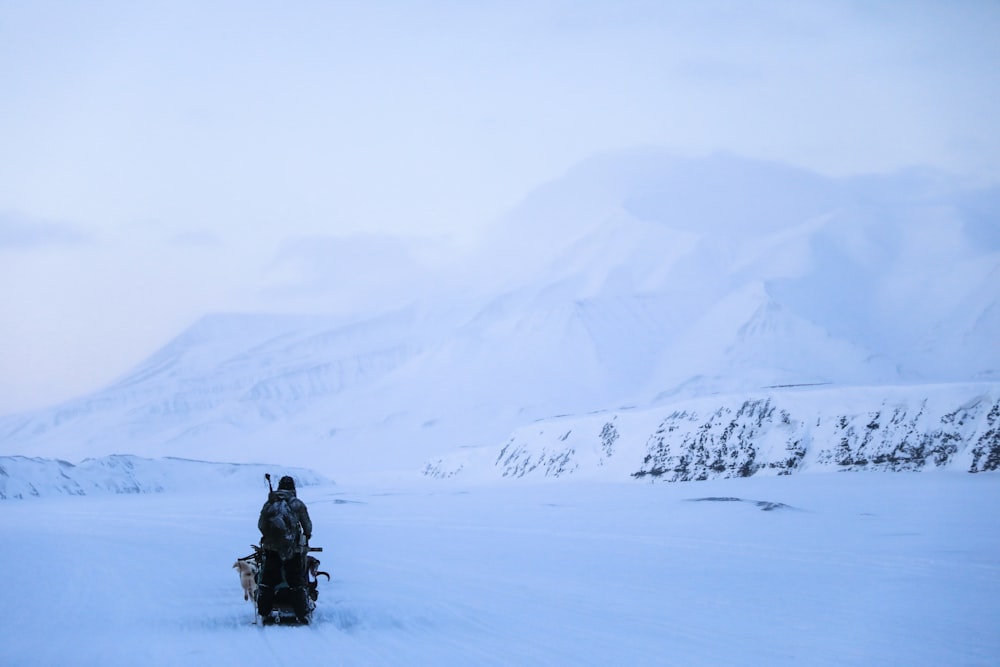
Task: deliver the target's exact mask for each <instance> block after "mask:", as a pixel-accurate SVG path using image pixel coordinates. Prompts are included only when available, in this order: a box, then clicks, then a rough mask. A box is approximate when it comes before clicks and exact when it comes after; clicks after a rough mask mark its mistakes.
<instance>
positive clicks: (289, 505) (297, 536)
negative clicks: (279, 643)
mask: <svg viewBox="0 0 1000 667" xmlns="http://www.w3.org/2000/svg"><path fill="white" fill-rule="evenodd" d="M257 527H258V528H259V529H260V533H261V541H260V545H261V548H262V549H263V551H264V563H263V569H262V570H261V576H260V589H259V592H258V594H257V611H258V612H259V613H260V615H261V617H262V618H263V621H264V623H265V624H268V623H270V622H271V621H272V618H271V610H272V609H273V608H274V593H275V588H276V587H277V586H278V585H279V584H281V580H282V574H283V575H284V580H285V583H286V584H287V585H288V589H289V592H290V593H291V596H292V605H293V607H294V609H295V616H296V618H297V620H298V622H299V623H303V624H305V623H308V622H309V619H308V613H309V609H308V607H307V605H306V590H305V557H304V552H305V550H306V549H307V547H308V543H309V538H310V537H312V521H311V520H310V519H309V510H308V509H306V504H305V503H304V502H302V501H301V500H299V499H298V497H297V496H296V495H295V480H293V479H292V478H291V477H289V476H288V475H285V476H284V477H282V478H281V480H280V481H279V482H278V490H277V491H273V492H272V493H271V494H270V495H269V496H268V498H267V502H266V503H264V507H262V508H261V510H260V519H258V521H257Z"/></svg>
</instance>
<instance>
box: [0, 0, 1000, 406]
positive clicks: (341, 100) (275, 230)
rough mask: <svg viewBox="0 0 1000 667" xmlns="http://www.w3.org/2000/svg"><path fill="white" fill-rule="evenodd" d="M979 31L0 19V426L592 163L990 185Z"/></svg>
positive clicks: (662, 11) (202, 12)
mask: <svg viewBox="0 0 1000 667" xmlns="http://www.w3.org/2000/svg"><path fill="white" fill-rule="evenodd" d="M997 35H1000V3H996V2H986V1H982V2H976V1H973V0H968V1H965V2H950V1H944V0H943V1H941V2H908V3H900V2H871V1H858V2H815V1H813V2H797V1H795V2H712V1H710V2H690V3H681V2H655V1H650V2H643V1H638V0H615V1H614V2H568V1H544V0H531V1H528V2H488V1H484V2H462V1H455V2H448V1H441V2H437V1H426V2H402V1H400V2H395V1H386V2H382V1H378V0H368V1H364V2H336V1H333V0H331V1H323V2H320V1H317V2H251V1H246V0H240V1H239V2H205V1H202V0H199V1H197V2H180V1H171V2H162V3H157V2H131V1H121V2H100V1H94V2H76V3H74V2H49V1H46V0H32V1H31V2H21V1H20V0H0V313H2V314H0V414H4V413H8V412H13V411H17V410H21V409H27V408H32V407H37V406H43V405H47V404H51V403H53V402H55V401H58V400H62V399H65V398H69V397H71V396H74V395H77V394H79V393H81V392H84V391H89V390H92V389H94V388H96V387H98V386H100V385H102V384H104V383H107V382H109V381H110V380H112V379H113V378H115V377H117V376H118V375H120V374H121V373H123V372H125V371H126V370H128V369H129V368H130V367H131V366H133V365H134V364H136V363H137V362H139V361H140V360H141V359H142V358H144V357H145V356H146V355H148V354H149V353H151V352H152V351H154V350H155V349H156V348H158V347H159V346H160V345H162V344H163V343H164V342H166V341H167V340H169V339H170V338H171V337H173V336H174V335H176V334H177V333H179V332H180V331H181V330H182V329H183V328H184V327H185V326H187V325H188V324H190V323H191V322H193V321H194V320H195V319H197V317H198V316H200V315H201V314H204V313H207V312H213V311H232V310H241V311H246V310H258V311H268V310H282V309H283V310H302V309H309V308H321V307H322V306H323V304H324V303H328V305H330V307H331V308H336V307H338V306H340V305H343V304H341V303H340V302H339V301H337V299H338V297H337V296H336V295H327V298H328V301H327V302H324V301H323V299H321V298H316V295H315V293H313V294H312V298H311V300H310V299H307V298H298V297H297V296H296V288H297V287H298V286H301V287H303V288H305V287H308V286H309V285H310V284H315V283H316V280H315V276H313V275H311V271H313V270H314V269H315V266H316V264H317V263H322V261H323V259H322V257H323V249H324V248H334V247H341V248H343V247H349V248H353V249H354V252H353V259H354V262H355V265H357V266H360V267H364V266H365V262H364V257H365V254H364V253H365V252H366V250H365V249H366V248H372V247H373V245H375V246H379V247H381V246H380V243H379V242H377V241H372V239H371V238H368V239H363V240H358V239H355V240H353V241H351V242H349V243H348V242H344V244H346V245H339V244H341V242H339V241H337V240H336V239H335V238H333V237H342V236H345V235H353V234H369V235H391V236H409V237H418V238H421V239H428V241H426V242H428V243H429V242H430V241H429V240H435V242H436V241H437V240H441V239H450V240H452V241H454V242H458V241H463V240H467V239H469V238H473V237H474V235H475V234H476V233H477V232H478V231H479V230H482V229H483V228H484V227H485V226H486V225H487V224H490V223H492V222H494V221H495V220H497V219H498V218H499V217H500V216H501V215H502V214H503V213H504V212H505V211H506V210H508V209H510V208H511V207H513V206H514V205H515V204H516V203H517V202H518V201H519V200H520V199H521V198H522V197H523V196H524V195H525V194H527V193H528V192H529V191H530V190H531V189H532V188H534V187H535V186H537V185H539V184H541V183H543V182H544V181H546V180H549V179H551V178H554V177H557V176H559V175H560V174H561V173H563V172H565V171H566V170H567V169H568V168H570V167H571V166H572V165H573V164H575V163H577V162H579V161H580V160H581V159H583V158H586V157H588V156H590V155H592V154H594V153H597V152H601V151H606V150H613V149H618V148H624V147H635V146H663V147H667V148H670V149H672V150H676V151H677V152H679V153H683V154H696V155H697V154H704V153H708V152H711V151H715V150H727V151H731V152H734V153H737V154H740V155H744V156H748V157H761V158H768V159H772V160H778V161H782V162H788V163H791V164H795V165H799V166H804V167H809V168H812V169H815V170H818V171H821V172H823V173H826V174H836V175H841V174H856V173H862V172H871V171H879V172H881V171H888V170H893V169H896V168H900V167H904V166H909V165H930V166H936V167H941V168H945V169H948V170H951V171H954V172H957V173H958V174H961V175H965V176H970V177H974V178H978V179H985V180H996V179H997V177H998V176H1000V132H998V131H997V125H996V119H997V118H1000V74H998V68H1000V46H998V42H1000V40H997V38H996V36H997ZM421 242H422V243H423V242H425V241H421ZM350 244H354V245H350ZM392 247H395V246H391V248H392ZM397 250H398V252H399V253H401V255H405V254H406V252H407V251H406V250H405V248H404V249H399V248H396V249H395V250H393V249H390V251H389V255H390V256H392V255H393V253H394V252H397ZM401 263H402V264H406V262H405V261H403V262H401ZM361 270H363V269H361ZM363 280H364V277H363V276H362V282H363ZM304 291H308V290H304Z"/></svg>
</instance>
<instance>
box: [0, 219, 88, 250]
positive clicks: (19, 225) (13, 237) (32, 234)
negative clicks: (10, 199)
mask: <svg viewBox="0 0 1000 667" xmlns="http://www.w3.org/2000/svg"><path fill="white" fill-rule="evenodd" d="M92 241H94V236H93V234H91V233H89V232H87V231H85V230H84V229H81V228H80V227H77V226H75V225H71V224H68V223H64V222H53V221H50V220H42V219H39V218H33V217H31V216H27V215H24V214H21V213H15V212H12V211H0V248H12V249H17V248H22V249H27V248H42V247H49V246H71V245H78V244H81V243H90V242H92Z"/></svg>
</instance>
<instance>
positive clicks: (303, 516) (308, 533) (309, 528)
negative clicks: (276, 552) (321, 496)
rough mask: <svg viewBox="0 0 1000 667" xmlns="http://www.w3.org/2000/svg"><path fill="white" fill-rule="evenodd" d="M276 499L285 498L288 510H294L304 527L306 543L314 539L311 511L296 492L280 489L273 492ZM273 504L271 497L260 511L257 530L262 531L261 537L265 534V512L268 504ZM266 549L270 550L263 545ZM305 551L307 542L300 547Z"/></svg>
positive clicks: (303, 533) (303, 532)
mask: <svg viewBox="0 0 1000 667" xmlns="http://www.w3.org/2000/svg"><path fill="white" fill-rule="evenodd" d="M272 493H273V496H272V497H274V498H284V499H285V502H287V503H288V508H289V509H290V510H292V513H293V514H295V516H296V518H297V519H298V520H299V525H300V526H302V535H303V536H304V537H305V541H308V540H309V539H310V538H311V537H312V532H313V524H312V520H311V519H310V518H309V510H308V509H306V504H305V503H304V502H302V501H301V500H299V499H298V497H297V496H296V495H295V491H294V490H291V489H278V490H277V491H274V492H272ZM270 502H271V497H269V498H268V501H267V503H264V506H263V507H261V509H260V518H259V519H258V520H257V529H258V530H260V533H261V535H263V534H264V526H265V521H266V520H265V518H264V510H265V509H266V508H267V505H268V503H270ZM261 546H262V547H264V548H265V549H267V548H268V545H267V544H261ZM300 546H301V547H302V548H303V549H304V548H305V542H303V543H302V544H301V545H300Z"/></svg>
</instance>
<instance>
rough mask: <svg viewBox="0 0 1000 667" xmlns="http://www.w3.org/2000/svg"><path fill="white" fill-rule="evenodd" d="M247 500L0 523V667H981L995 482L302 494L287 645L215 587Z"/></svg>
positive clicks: (227, 588)
mask: <svg viewBox="0 0 1000 667" xmlns="http://www.w3.org/2000/svg"><path fill="white" fill-rule="evenodd" d="M264 496H265V494H264V492H263V490H262V491H261V492H260V493H253V494H250V493H246V492H244V491H236V492H233V491H228V492H225V493H222V492H216V493H211V492H203V493H202V492H178V493H161V494H149V495H146V494H143V495H124V496H103V497H101V496H88V497H52V498H39V499H30V500H23V501H6V502H3V503H2V504H0V531H2V533H3V535H4V548H3V549H2V550H0V571H2V572H4V573H5V577H4V578H5V583H4V586H3V587H2V588H0V596H2V598H0V599H2V602H3V609H4V611H3V625H2V628H3V629H2V637H3V639H2V642H0V665H17V666H23V665H71V664H72V665H137V664H139V665H178V664H189V665H212V664H226V665H237V664H238V665H257V664H259V665H276V664H285V665H296V666H302V665H321V664H322V665H331V664H335V665H341V664H343V665H425V664H426V665H584V664H586V665H611V664H619V665H883V664H892V665H935V666H938V665H996V664H998V663H1000V632H998V631H997V628H1000V513H998V512H997V508H998V507H1000V474H997V473H983V474H977V475H969V474H961V473H953V472H925V473H913V474H908V473H895V474H886V473H851V474H801V475H793V476H787V477H754V478H749V479H730V480H716V481H707V482H685V483H676V484H663V483H657V484H650V483H646V482H636V481H633V482H627V483H624V482H623V483H591V482H579V481H577V482H547V483H541V484H539V483H528V482H506V483H504V484H502V485H500V484H497V485H481V486H462V485H459V484H458V483H457V482H455V481H433V480H425V481H421V482H417V481H414V482H407V483H402V482H398V483H394V484H379V485H376V484H371V485H367V486H361V485H357V486H351V485H349V484H341V485H337V486H334V485H327V486H320V487H306V488H303V489H300V497H302V498H303V500H305V501H306V503H307V504H308V505H309V509H310V511H311V514H312V517H313V520H314V523H315V525H316V529H315V537H314V539H313V543H314V546H323V547H324V548H325V551H324V553H322V554H320V556H321V559H322V561H323V568H322V569H324V570H328V571H329V572H330V573H331V574H332V576H333V581H332V582H330V583H329V584H327V583H326V581H325V580H323V581H322V582H321V583H320V588H321V593H320V598H319V606H318V608H317V611H316V619H315V622H314V624H313V625H312V626H311V627H307V628H296V627H285V628H282V627H276V628H263V627H259V626H258V627H255V626H254V625H252V624H251V618H252V612H251V607H250V605H249V604H248V603H246V602H244V601H243V599H242V595H241V591H240V587H239V582H238V578H237V575H236V572H235V571H234V570H232V569H231V568H230V566H231V565H232V563H233V560H234V559H235V558H236V557H238V556H243V555H246V554H247V553H249V552H250V548H249V545H250V543H251V542H252V541H254V540H255V539H256V530H255V523H256V518H257V512H258V510H259V508H260V505H261V503H262V502H263V500H264ZM736 498H738V499H742V502H741V501H737V500H733V499H736Z"/></svg>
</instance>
